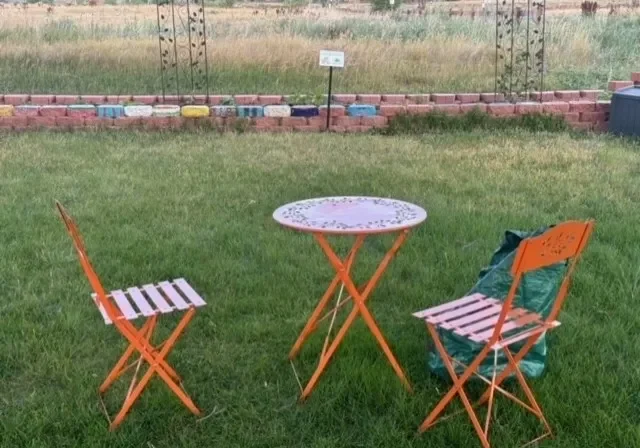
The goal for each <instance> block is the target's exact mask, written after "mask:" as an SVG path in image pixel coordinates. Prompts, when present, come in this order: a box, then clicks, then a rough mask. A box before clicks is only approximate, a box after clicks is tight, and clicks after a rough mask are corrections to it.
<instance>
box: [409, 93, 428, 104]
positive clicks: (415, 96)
mask: <svg viewBox="0 0 640 448" xmlns="http://www.w3.org/2000/svg"><path fill="white" fill-rule="evenodd" d="M430 101H431V94H429V93H412V94H410V95H407V103H410V104H427V103H428V102H430Z"/></svg>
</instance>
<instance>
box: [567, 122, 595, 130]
mask: <svg viewBox="0 0 640 448" xmlns="http://www.w3.org/2000/svg"><path fill="white" fill-rule="evenodd" d="M569 125H570V126H571V127H572V128H573V129H576V130H579V131H590V130H592V129H593V123H579V122H571V123H569Z"/></svg>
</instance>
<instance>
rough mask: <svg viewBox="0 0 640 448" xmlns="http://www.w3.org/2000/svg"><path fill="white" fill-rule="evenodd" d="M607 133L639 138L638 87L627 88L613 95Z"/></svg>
mask: <svg viewBox="0 0 640 448" xmlns="http://www.w3.org/2000/svg"><path fill="white" fill-rule="evenodd" d="M609 132H611V133H613V134H617V135H630V136H634V137H640V86H634V87H627V88H626V89H621V90H618V91H617V92H616V93H614V94H613V97H612V98H611V118H610V119H609Z"/></svg>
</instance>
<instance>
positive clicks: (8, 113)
mask: <svg viewBox="0 0 640 448" xmlns="http://www.w3.org/2000/svg"><path fill="white" fill-rule="evenodd" d="M13 111H14V106H12V105H11V104H0V117H12V116H13Z"/></svg>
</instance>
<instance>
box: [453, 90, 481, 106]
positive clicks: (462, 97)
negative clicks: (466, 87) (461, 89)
mask: <svg viewBox="0 0 640 448" xmlns="http://www.w3.org/2000/svg"><path fill="white" fill-rule="evenodd" d="M456 100H458V101H460V102H461V103H463V104H468V103H477V102H478V101H480V94H479V93H458V94H457V95H456Z"/></svg>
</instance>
